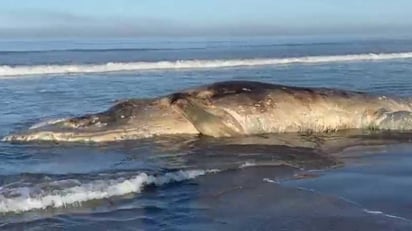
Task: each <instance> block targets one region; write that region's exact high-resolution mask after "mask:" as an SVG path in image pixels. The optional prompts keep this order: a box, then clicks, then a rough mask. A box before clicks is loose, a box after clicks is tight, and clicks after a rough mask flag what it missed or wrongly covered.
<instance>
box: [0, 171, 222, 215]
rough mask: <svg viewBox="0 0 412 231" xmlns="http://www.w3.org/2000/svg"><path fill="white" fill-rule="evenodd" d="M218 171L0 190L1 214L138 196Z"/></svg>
mask: <svg viewBox="0 0 412 231" xmlns="http://www.w3.org/2000/svg"><path fill="white" fill-rule="evenodd" d="M217 171H218V170H214V169H211V170H186V171H184V170H180V171H177V172H168V173H166V174H163V175H156V176H155V175H149V174H147V173H144V172H142V173H139V174H137V175H134V176H133V175H132V176H122V177H120V176H119V177H117V178H112V179H96V180H91V181H88V182H84V181H80V180H77V179H65V180H53V181H47V182H42V183H39V184H34V185H27V184H23V185H15V184H12V185H10V186H5V187H4V186H3V187H0V213H8V212H15V213H19V212H25V211H30V210H34V209H46V208H59V207H65V206H68V205H72V206H73V205H80V204H82V203H83V202H86V201H90V200H98V199H104V198H110V197H113V196H122V195H126V194H130V193H139V192H141V190H142V189H143V188H144V186H146V185H155V186H161V185H164V184H168V183H173V182H180V181H184V180H189V179H193V178H196V177H198V176H201V175H205V174H207V173H214V172H217Z"/></svg>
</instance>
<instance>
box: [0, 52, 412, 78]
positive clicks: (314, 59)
mask: <svg viewBox="0 0 412 231" xmlns="http://www.w3.org/2000/svg"><path fill="white" fill-rule="evenodd" d="M408 58H412V52H402V53H380V54H374V53H369V54H352V55H331V56H306V57H290V58H256V59H226V60H225V59H216V60H178V61H159V62H118V63H115V62H109V63H104V64H79V65H69V64H67V65H32V66H29V65H27V66H8V65H3V66H0V76H3V77H7V76H23V75H43V74H75V73H104V72H118V71H140V70H165V69H200V68H202V69H203V68H205V69H207V68H224V67H246V66H262V65H282V64H294V63H330V62H349V61H369V60H389V59H408Z"/></svg>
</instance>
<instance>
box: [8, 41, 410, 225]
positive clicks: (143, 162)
mask: <svg viewBox="0 0 412 231" xmlns="http://www.w3.org/2000/svg"><path fill="white" fill-rule="evenodd" d="M224 80H254V81H263V82H269V83H280V84H288V85H295V86H309V87H310V86H314V87H333V88H341V89H348V90H360V91H366V92H371V93H375V94H384V95H396V96H412V39H408V38H385V39H377V38H330V37H329V38H269V37H264V38H178V39H176V38H162V39H159V38H150V39H149V38H147V39H95V40H90V39H89V40H86V39H73V40H70V39H66V40H2V41H0V99H1V100H0V106H1V110H0V136H1V137H3V136H5V135H7V134H10V133H13V132H18V131H21V130H25V129H28V128H30V127H32V126H36V125H39V124H41V123H47V122H48V121H53V120H56V119H59V118H67V117H70V116H77V115H82V114H86V113H95V112H99V111H103V110H106V109H107V108H108V107H110V106H111V105H112V104H114V103H115V102H116V101H117V100H121V99H127V98H147V97H155V96H160V95H165V94H169V93H171V92H174V91H177V90H181V89H185V88H189V87H193V86H198V85H201V84H207V83H212V82H216V81H224ZM296 110H299V109H298V108H297V109H296ZM411 148H412V144H410V135H408V134H397V135H396V134H357V133H356V132H352V131H348V132H344V133H334V134H311V135H298V134H282V135H264V136H255V137H242V138H227V139H214V138H208V137H197V136H179V137H162V138H153V139H144V140H135V141H124V142H115V143H105V144H81V143H76V144H73V143H72V144H65V143H29V144H10V143H6V142H0V229H1V230H90V229H92V228H93V229H96V230H97V229H98V230H411V229H412V215H411V214H412V213H411V211H412V196H411V193H410V192H411V191H412V171H411V166H412V155H411V154H412V153H411Z"/></svg>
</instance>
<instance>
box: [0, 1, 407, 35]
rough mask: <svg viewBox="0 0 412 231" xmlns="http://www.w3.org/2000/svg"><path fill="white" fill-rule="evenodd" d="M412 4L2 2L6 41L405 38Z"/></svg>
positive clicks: (0, 15) (1, 22) (0, 12)
mask: <svg viewBox="0 0 412 231" xmlns="http://www.w3.org/2000/svg"><path fill="white" fill-rule="evenodd" d="M411 29H412V0H68V1H63V0H1V1H0V37H10V36H17V37H33V36H34V37H61V36H63V37H64V36H75V37H76V36H79V37H100V36H109V37H130V36H175V35H176V36H186V35H195V36H213V35H217V36H228V35H229V36H230V35H234V36H237V35H246V36H248V35H296V34H297V35H299V34H303V35H313V34H315V35H316V34H340V33H346V34H350V33H366V34H368V33H371V34H373V33H382V34H384V33H402V32H405V31H411Z"/></svg>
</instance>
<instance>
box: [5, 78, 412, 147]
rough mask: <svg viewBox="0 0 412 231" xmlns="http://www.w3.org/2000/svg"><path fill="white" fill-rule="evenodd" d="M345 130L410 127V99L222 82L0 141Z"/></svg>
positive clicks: (118, 106)
mask: <svg viewBox="0 0 412 231" xmlns="http://www.w3.org/2000/svg"><path fill="white" fill-rule="evenodd" d="M345 129H373V130H412V100H410V99H408V98H398V97H388V96H379V95H373V94H368V93H365V92H357V91H345V90H339V89H332V88H305V87H293V86H285V85H276V84H269V83H262V82H254V81H226V82H217V83H213V84H210V85H205V86H200V87H197V88H193V89H187V90H183V91H180V92H176V93H173V94H169V95H166V96H162V97H157V98H152V99H130V100H126V101H122V102H119V103H117V104H115V105H114V106H113V107H111V108H109V109H108V110H106V111H104V112H100V113H96V114H88V115H84V116H80V117H74V118H69V119H65V120H62V121H58V122H56V123H52V124H48V125H46V126H40V127H37V128H34V129H29V130H27V131H24V132H21V133H17V134H11V135H8V136H6V137H4V138H3V141H11V142H13V141H15V142H29V141H65V142H107V141H116V140H131V139H141V138H147V137H153V136H162V135H176V134H192V135H205V136H212V137H234V136H243V135H255V134H265V133H287V132H298V133H307V132H310V133H312V132H331V131H338V130H345Z"/></svg>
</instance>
